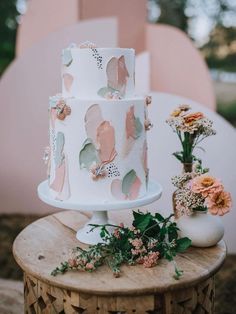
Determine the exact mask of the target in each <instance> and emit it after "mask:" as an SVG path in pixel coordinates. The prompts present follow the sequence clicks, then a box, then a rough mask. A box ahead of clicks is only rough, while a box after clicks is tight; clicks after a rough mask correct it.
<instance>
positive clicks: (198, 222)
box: [176, 211, 224, 247]
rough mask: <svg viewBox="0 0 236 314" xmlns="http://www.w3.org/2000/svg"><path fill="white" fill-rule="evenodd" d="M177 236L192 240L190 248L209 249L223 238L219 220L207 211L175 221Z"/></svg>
mask: <svg viewBox="0 0 236 314" xmlns="http://www.w3.org/2000/svg"><path fill="white" fill-rule="evenodd" d="M176 223H177V226H178V228H179V229H180V231H179V235H180V236H181V237H188V238H190V239H191V240H192V246H196V247H210V246H213V245H216V244H217V243H218V242H219V241H220V240H221V239H222V238H223V236H224V227H223V224H222V221H221V218H220V217H218V216H213V215H211V214H208V213H207V211H194V213H193V214H192V215H190V216H181V217H180V218H178V219H176Z"/></svg>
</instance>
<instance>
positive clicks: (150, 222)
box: [51, 211, 191, 279]
mask: <svg viewBox="0 0 236 314" xmlns="http://www.w3.org/2000/svg"><path fill="white" fill-rule="evenodd" d="M172 217H173V214H172V215H170V216H169V217H167V218H164V217H163V216H162V215H160V214H159V213H156V214H154V215H152V214H151V213H149V212H147V213H142V212H135V211H134V212H133V218H134V220H133V224H132V227H130V228H128V227H125V226H124V225H123V224H120V225H111V224H108V225H91V231H92V230H93V229H94V228H101V232H100V235H101V238H102V242H101V243H98V244H96V245H92V246H90V247H89V248H88V249H87V250H85V249H82V248H81V247H77V248H75V249H74V250H73V251H72V256H71V257H70V258H69V259H68V260H67V261H65V262H62V263H61V265H60V266H59V267H57V268H55V269H54V270H53V271H52V273H51V274H52V275H53V276H56V275H57V274H58V273H65V272H66V271H69V270H83V271H88V272H92V271H94V270H96V269H97V268H98V267H100V266H101V265H103V264H107V265H108V266H109V267H110V268H111V270H112V272H113V275H114V276H115V277H119V276H120V272H121V270H120V268H121V265H122V264H128V265H136V264H142V265H143V266H144V267H147V268H148V267H153V266H156V265H157V264H158V261H159V259H161V258H165V259H167V260H168V261H172V262H173V263H174V268H175V275H174V277H175V278H176V279H178V278H179V277H180V276H181V274H182V271H181V270H179V269H178V267H177V265H176V263H175V261H174V257H175V256H176V254H177V253H179V252H183V251H185V250H186V249H187V248H188V247H189V246H190V245H191V240H190V239H188V238H187V237H184V238H179V236H178V228H177V226H176V223H175V222H173V221H172ZM110 227H112V228H113V232H110V231H109V230H108V229H109V228H110Z"/></svg>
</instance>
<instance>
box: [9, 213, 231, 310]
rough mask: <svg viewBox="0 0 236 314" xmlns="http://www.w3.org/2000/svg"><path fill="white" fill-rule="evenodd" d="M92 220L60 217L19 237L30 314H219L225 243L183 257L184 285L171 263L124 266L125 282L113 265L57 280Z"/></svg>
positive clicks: (19, 257) (16, 247)
mask: <svg viewBox="0 0 236 314" xmlns="http://www.w3.org/2000/svg"><path fill="white" fill-rule="evenodd" d="M86 221H87V217H86V216H85V215H83V214H80V213H79V212H75V211H66V212H60V213H57V214H53V215H50V216H47V217H45V218H42V219H39V220H37V221H35V222H34V223H32V224H31V225H29V226H27V227H26V228H25V229H24V230H23V231H22V232H21V233H20V234H19V235H18V237H17V238H16V240H15V242H14V245H13V253H14V256H15V259H16V261H17V263H18V264H19V265H20V267H21V268H22V269H23V271H24V297H25V313H27V314H35V313H53V314H54V313H60V314H62V313H66V314H71V313H87V314H103V313H107V314H108V313H122V314H123V313H129V314H131V313H136V314H137V313H140V314H142V313H153V314H154V313H165V314H181V313H196V314H201V313H214V295H215V294H214V275H215V273H216V272H217V271H218V270H219V268H220V267H221V265H222V263H223V261H224V259H225V256H226V247H225V244H224V242H220V243H219V244H218V245H217V246H215V247H211V248H207V249H200V248H190V249H189V250H188V251H187V252H185V253H184V254H179V255H178V256H177V257H176V262H177V264H178V266H179V268H180V269H182V270H183V271H184V274H183V276H182V277H181V279H180V280H175V279H174V278H173V274H174V266H173V264H172V263H169V262H167V261H166V260H160V261H159V263H158V266H156V267H153V268H143V266H142V265H138V266H123V267H122V269H121V271H122V273H121V277H120V278H114V277H113V275H112V272H111V271H110V270H109V269H108V267H107V266H103V267H101V268H100V269H98V270H97V271H95V272H93V273H87V272H82V271H80V272H76V271H71V272H68V273H66V274H64V275H57V276H56V277H53V276H51V275H50V273H51V271H52V270H53V269H54V268H55V267H56V266H58V265H59V264H60V262H61V261H64V260H66V259H67V258H68V255H69V252H70V251H71V249H72V248H74V247H76V246H78V245H81V244H80V243H79V242H78V240H77V239H76V238H75V234H76V231H77V230H78V228H79V227H80V226H82V225H83V224H84V223H85V222H86ZM81 246H83V245H81Z"/></svg>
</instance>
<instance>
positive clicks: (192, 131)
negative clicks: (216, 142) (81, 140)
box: [166, 105, 216, 164]
mask: <svg viewBox="0 0 236 314" xmlns="http://www.w3.org/2000/svg"><path fill="white" fill-rule="evenodd" d="M166 122H167V124H168V125H169V126H170V127H171V128H172V129H173V131H174V132H175V133H176V134H177V135H178V138H179V140H180V142H181V146H182V151H180V152H175V153H174V154H173V155H174V156H175V157H176V158H177V159H178V160H179V161H181V162H182V163H183V164H189V163H192V162H193V161H194V160H195V156H194V155H193V151H194V149H195V148H196V147H197V146H198V144H199V143H200V142H202V141H203V140H204V139H205V138H206V137H208V136H211V135H215V134H216V132H215V130H214V129H213V128H212V124H213V122H212V121H211V120H209V119H208V118H207V117H205V116H204V114H203V113H202V112H191V107H190V106H189V105H180V106H179V107H177V108H176V109H175V110H174V111H173V112H172V113H171V115H170V117H169V118H168V119H167V120H166Z"/></svg>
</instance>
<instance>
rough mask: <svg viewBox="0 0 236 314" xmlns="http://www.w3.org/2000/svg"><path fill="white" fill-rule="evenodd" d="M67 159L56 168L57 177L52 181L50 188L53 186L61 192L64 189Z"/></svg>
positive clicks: (56, 190)
mask: <svg viewBox="0 0 236 314" xmlns="http://www.w3.org/2000/svg"><path fill="white" fill-rule="evenodd" d="M65 172H66V167H65V161H64V160H63V162H62V164H61V165H60V166H59V167H56V169H55V179H54V181H53V182H52V183H51V185H50V188H52V189H53V190H54V191H55V192H57V193H60V192H61V191H62V189H63V185H64V180H65Z"/></svg>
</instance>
